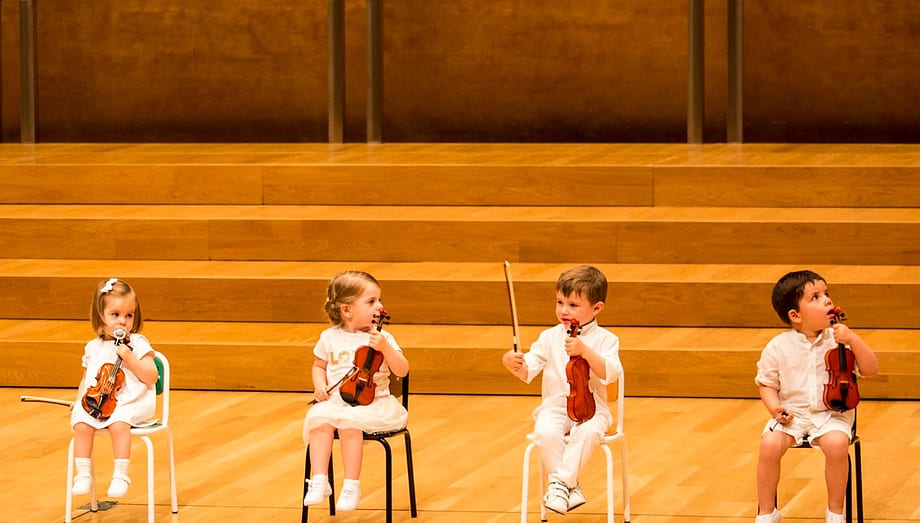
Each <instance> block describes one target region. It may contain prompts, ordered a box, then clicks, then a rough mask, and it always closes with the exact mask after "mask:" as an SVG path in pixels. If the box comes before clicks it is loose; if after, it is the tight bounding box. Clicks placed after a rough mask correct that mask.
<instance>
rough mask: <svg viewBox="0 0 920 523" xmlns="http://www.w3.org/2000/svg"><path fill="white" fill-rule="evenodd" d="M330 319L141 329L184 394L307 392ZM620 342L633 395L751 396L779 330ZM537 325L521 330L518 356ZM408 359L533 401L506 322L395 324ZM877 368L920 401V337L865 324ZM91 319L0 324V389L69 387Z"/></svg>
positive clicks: (887, 381)
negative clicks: (512, 366)
mask: <svg viewBox="0 0 920 523" xmlns="http://www.w3.org/2000/svg"><path fill="white" fill-rule="evenodd" d="M326 327H327V325H326V324H287V323H286V324H278V323H222V322H159V321H157V322H154V321H151V322H149V323H148V324H146V325H145V328H144V333H145V334H146V335H147V337H148V338H149V339H150V340H151V343H152V344H153V346H154V347H156V348H157V349H158V350H160V351H162V352H164V353H166V354H167V356H169V358H170V362H171V364H172V369H173V385H174V387H176V388H183V389H208V390H281V391H306V390H311V389H312V384H311V382H310V372H309V369H310V367H311V365H312V361H313V356H312V348H313V345H314V344H315V343H316V340H317V338H318V336H319V333H320V332H321V331H322V330H323V329H325V328H326ZM609 328H611V330H613V331H614V332H615V333H616V334H617V335H618V336H619V338H620V342H621V352H620V358H621V360H622V362H623V365H624V367H625V368H626V369H627V372H628V373H629V380H628V381H627V389H626V392H627V394H628V395H630V396H675V397H680V396H690V397H739V398H756V397H757V389H756V387H755V386H754V382H753V378H754V374H755V373H756V362H757V359H758V358H759V356H760V351H761V350H762V349H763V347H764V345H765V344H766V343H767V341H769V339H770V338H772V337H773V336H775V335H776V334H778V333H779V332H781V331H782V329H756V328H754V329H732V328H635V327H632V328H631V327H615V326H609ZM542 329H543V327H535V326H534V327H525V328H523V329H522V330H521V342H522V347H521V349H522V350H523V351H526V350H527V347H529V344H530V343H532V342H533V341H534V340H535V339H536V337H537V336H538V334H539V332H540V331H541V330H542ZM389 330H390V331H391V332H392V333H393V334H394V336H395V337H396V339H397V341H398V342H399V343H400V345H401V346H402V347H403V349H404V351H405V352H406V356H407V358H408V359H409V361H410V365H411V369H412V370H411V372H412V388H413V390H414V391H416V392H419V393H432V394H539V384H538V383H532V384H530V385H527V384H524V383H523V382H521V381H520V380H518V379H516V378H514V377H513V376H511V375H510V374H509V373H508V371H507V370H506V369H505V368H504V367H503V366H502V364H501V356H502V354H503V353H504V352H505V351H507V350H508V349H509V348H510V346H511V329H510V327H508V326H435V325H393V326H391V328H389ZM859 333H860V335H861V336H862V337H863V339H864V340H865V341H866V342H867V343H868V344H869V345H870V346H871V347H873V349H874V350H875V351H876V353H877V354H878V357H879V361H880V365H881V369H882V370H881V373H880V374H879V375H878V376H875V377H873V378H871V379H864V380H862V381H861V382H860V392H861V394H862V396H863V397H864V398H909V399H917V398H920V379H918V378H920V357H918V356H920V330H917V329H903V330H891V329H863V330H859ZM92 336H93V334H92V330H91V328H90V326H89V322H87V321H46V320H33V321H27V322H22V321H13V320H0V351H2V353H3V354H4V355H5V357H6V358H7V359H8V363H7V364H6V365H4V367H3V368H2V369H0V384H2V385H3V386H23V387H75V386H76V383H77V382H78V381H79V379H80V373H81V369H80V363H79V362H80V356H81V354H82V347H83V344H85V343H86V341H87V340H89V339H90V338H92Z"/></svg>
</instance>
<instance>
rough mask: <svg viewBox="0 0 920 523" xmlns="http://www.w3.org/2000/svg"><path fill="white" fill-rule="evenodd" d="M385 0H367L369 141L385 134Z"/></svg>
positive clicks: (373, 140) (377, 140)
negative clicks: (383, 13) (383, 9)
mask: <svg viewBox="0 0 920 523" xmlns="http://www.w3.org/2000/svg"><path fill="white" fill-rule="evenodd" d="M382 4H383V0H367V141H368V143H380V142H381V141H382V134H383V122H382V120H383V17H382V13H381V11H382V8H383V6H382Z"/></svg>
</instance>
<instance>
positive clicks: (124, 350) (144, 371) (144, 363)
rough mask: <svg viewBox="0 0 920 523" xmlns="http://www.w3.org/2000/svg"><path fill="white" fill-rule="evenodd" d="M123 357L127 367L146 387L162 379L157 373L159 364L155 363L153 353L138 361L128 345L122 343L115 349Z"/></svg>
mask: <svg viewBox="0 0 920 523" xmlns="http://www.w3.org/2000/svg"><path fill="white" fill-rule="evenodd" d="M115 350H116V351H117V352H118V355H119V356H120V357H121V359H122V362H123V363H124V364H125V367H127V368H128V370H130V371H131V372H133V373H134V375H135V376H137V379H139V380H141V381H142V382H143V383H144V384H145V385H153V384H154V383H156V382H157V380H158V379H159V378H160V374H159V373H158V372H157V364H156V363H154V362H153V351H150V352H148V353H147V354H144V357H143V358H140V359H138V357H137V356H135V355H134V351H132V350H131V349H130V348H129V347H128V345H127V344H125V343H122V344H121V345H119V346H118V347H116V348H115Z"/></svg>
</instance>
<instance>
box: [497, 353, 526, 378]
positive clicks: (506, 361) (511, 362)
mask: <svg viewBox="0 0 920 523" xmlns="http://www.w3.org/2000/svg"><path fill="white" fill-rule="evenodd" d="M502 364H503V365H504V366H505V368H506V369H508V370H510V371H511V373H512V374H514V375H515V376H520V375H521V372H522V371H523V370H524V355H523V354H522V353H520V352H515V351H510V350H509V351H508V352H506V353H505V354H504V355H503V356H502Z"/></svg>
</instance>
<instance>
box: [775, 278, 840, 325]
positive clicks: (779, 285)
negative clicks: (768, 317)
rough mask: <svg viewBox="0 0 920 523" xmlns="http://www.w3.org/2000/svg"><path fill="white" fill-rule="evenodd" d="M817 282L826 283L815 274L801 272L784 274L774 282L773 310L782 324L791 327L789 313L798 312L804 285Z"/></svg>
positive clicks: (803, 293)
mask: <svg viewBox="0 0 920 523" xmlns="http://www.w3.org/2000/svg"><path fill="white" fill-rule="evenodd" d="M817 281H823V282H825V283H826V282H827V280H825V279H824V278H823V277H822V276H821V275H820V274H818V273H816V272H812V271H809V270H802V271H793V272H789V273H786V274H785V275H784V276H783V277H782V278H780V279H779V281H777V282H776V285H774V286H773V310H774V311H776V315H777V316H779V319H781V320H783V323H785V324H787V325H792V322H790V321H789V311H790V310H793V309H794V310H799V301H801V300H802V296H804V295H805V285H807V284H809V283H814V282H817Z"/></svg>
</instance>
